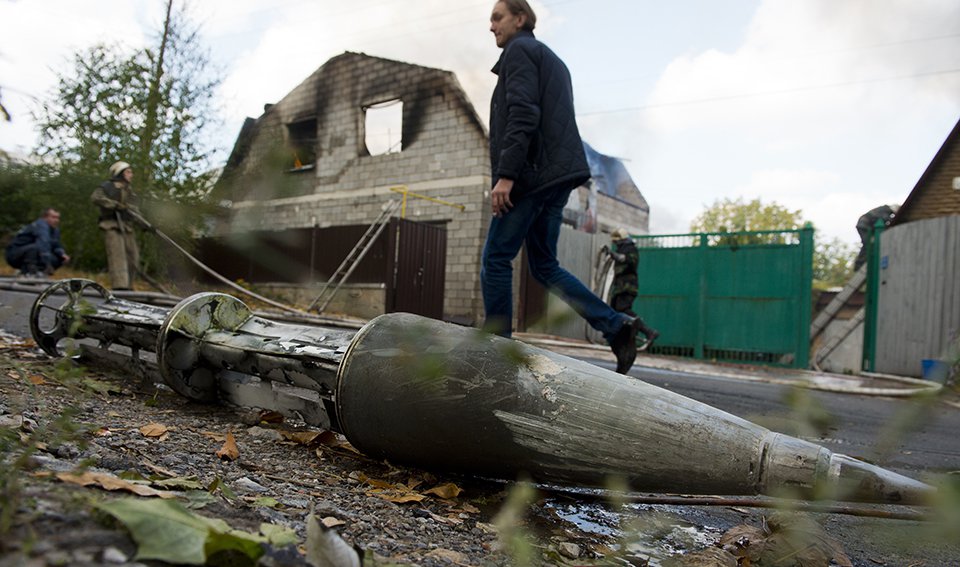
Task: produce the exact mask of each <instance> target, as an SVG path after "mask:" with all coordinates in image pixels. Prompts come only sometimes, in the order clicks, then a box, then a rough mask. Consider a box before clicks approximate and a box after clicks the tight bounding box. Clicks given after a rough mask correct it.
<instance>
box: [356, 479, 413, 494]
mask: <svg viewBox="0 0 960 567" xmlns="http://www.w3.org/2000/svg"><path fill="white" fill-rule="evenodd" d="M364 482H366V483H367V484H369V485H370V486H372V487H374V488H383V489H386V490H390V489H397V490H402V491H406V490H407V487H406V486H403V485H402V484H401V485H399V486H398V485H396V484H394V483H392V482H387V481H385V480H377V479H375V478H368V479H366V480H365V481H364Z"/></svg>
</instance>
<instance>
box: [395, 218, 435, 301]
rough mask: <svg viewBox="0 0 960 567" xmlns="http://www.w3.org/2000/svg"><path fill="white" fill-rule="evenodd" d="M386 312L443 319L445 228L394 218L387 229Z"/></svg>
mask: <svg viewBox="0 0 960 567" xmlns="http://www.w3.org/2000/svg"><path fill="white" fill-rule="evenodd" d="M387 250H391V251H394V253H393V254H389V255H388V259H389V260H388V263H387V282H386V284H387V289H386V311H387V313H393V312H397V311H403V312H406V313H415V314H417V315H423V316H424V317H432V318H434V319H443V289H444V285H445V284H446V269H447V229H446V227H444V226H439V225H434V224H426V223H420V222H414V221H410V220H406V219H393V220H391V221H390V228H389V229H388V240H387Z"/></svg>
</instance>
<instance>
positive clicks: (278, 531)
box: [260, 523, 299, 547]
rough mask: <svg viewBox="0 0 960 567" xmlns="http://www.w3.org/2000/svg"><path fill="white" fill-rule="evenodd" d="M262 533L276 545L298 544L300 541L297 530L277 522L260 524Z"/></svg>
mask: <svg viewBox="0 0 960 567" xmlns="http://www.w3.org/2000/svg"><path fill="white" fill-rule="evenodd" d="M260 533H261V534H263V537H265V538H267V541H268V542H270V543H271V544H272V545H273V546H275V547H285V546H288V545H296V544H297V542H298V541H299V538H297V532H295V531H293V530H292V529H290V528H285V527H283V526H278V525H276V524H267V523H263V524H260Z"/></svg>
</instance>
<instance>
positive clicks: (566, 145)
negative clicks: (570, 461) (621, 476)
mask: <svg viewBox="0 0 960 567" xmlns="http://www.w3.org/2000/svg"><path fill="white" fill-rule="evenodd" d="M535 25H536V15H535V14H534V12H533V10H532V9H531V8H530V5H529V4H528V3H527V2H526V0H503V1H501V2H497V3H496V4H495V5H494V7H493V11H492V13H491V15H490V31H491V32H493V34H494V37H495V38H496V42H497V47H500V48H501V49H502V50H503V51H502V53H501V54H500V59H499V61H497V64H496V65H495V66H494V68H493V73H494V74H496V75H497V85H496V88H495V89H494V91H493V97H492V99H491V102H490V166H491V185H492V191H491V193H490V204H491V212H492V214H493V218H492V219H491V221H490V228H489V231H488V233H487V240H486V244H485V245H484V249H483V259H482V266H481V270H480V283H481V288H482V293H483V303H484V308H485V311H486V321H485V326H486V328H487V329H488V330H489V331H491V332H494V333H497V334H499V335H502V336H505V337H509V336H510V335H511V330H512V323H513V268H512V265H511V262H512V261H513V259H514V258H515V257H516V256H517V253H519V251H520V247H521V246H523V245H524V243H525V244H526V246H527V256H528V258H529V263H530V273H531V274H532V275H533V277H534V278H535V279H536V280H537V281H538V282H540V283H541V284H543V286H544V287H546V288H547V289H549V290H551V291H553V292H554V293H556V294H557V295H558V296H560V298H561V299H563V300H564V301H565V302H566V303H567V304H569V305H570V306H571V307H573V309H574V310H575V311H576V312H577V313H578V314H580V316H581V317H583V318H584V319H586V320H587V322H589V323H590V325H591V326H592V327H593V328H595V329H597V330H599V331H600V332H601V333H603V336H604V338H605V339H606V340H607V342H608V343H609V344H610V346H611V348H612V350H613V352H614V354H615V355H616V356H617V372H621V373H624V374H625V373H626V372H627V371H628V370H629V369H630V367H631V366H632V365H633V362H634V360H635V359H636V356H637V348H636V336H637V331H638V324H639V323H638V321H637V319H635V318H633V317H630V316H629V315H626V314H624V313H618V312H616V311H614V310H613V309H612V308H611V307H610V306H609V305H607V304H606V303H604V301H603V300H602V299H600V298H599V297H597V296H596V295H594V294H593V293H592V292H591V291H590V290H589V289H588V288H587V287H586V286H584V285H583V283H581V282H580V281H579V280H577V278H575V277H574V276H573V275H572V274H570V273H569V272H567V271H566V270H564V269H563V268H562V267H560V263H559V261H558V260H557V240H558V239H559V237H560V225H561V223H562V220H563V207H564V205H565V204H566V202H567V198H568V197H569V196H570V192H571V191H573V190H574V189H576V188H577V187H578V186H579V185H582V184H583V183H585V182H586V181H587V180H588V179H589V178H590V168H589V167H588V165H587V159H586V155H585V154H584V150H583V142H582V141H581V139H580V133H579V131H578V129H577V123H576V119H575V116H574V107H573V85H572V82H571V80H570V72H569V71H568V70H567V67H566V65H564V63H563V61H561V60H560V58H559V57H557V56H556V54H554V53H553V52H552V51H551V50H550V49H549V48H548V47H547V46H546V45H544V44H543V43H540V41H538V40H537V39H536V38H535V37H534V35H533V29H534V27H535Z"/></svg>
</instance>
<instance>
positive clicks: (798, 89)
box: [577, 68, 960, 116]
mask: <svg viewBox="0 0 960 567" xmlns="http://www.w3.org/2000/svg"><path fill="white" fill-rule="evenodd" d="M958 72H960V68H957V69H945V70H942V71H930V72H929V73H914V74H911V75H900V76H897V77H881V78H876V79H860V80H856V81H844V82H840V83H831V84H826V85H809V86H803V87H794V88H789V89H779V90H771V91H763V92H756V93H742V94H735V95H727V96H715V97H709V98H699V99H692V100H680V101H675V102H659V103H653V104H644V105H640V106H630V107H624V108H614V109H610V110H591V111H587V112H578V113H577V116H600V115H603V114H620V113H623V112H640V111H643V110H649V109H653V108H667V107H671V106H689V105H694V104H706V103H711V102H723V101H728V100H737V99H744V98H757V97H762V96H770V95H779V94H789V93H796V92H804V91H813V90H819V89H832V88H836V87H847V86H851V85H862V84H868V83H882V82H887V81H901V80H904V79H916V78H920V77H931V76H936V75H949V74H951V73H958Z"/></svg>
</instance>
